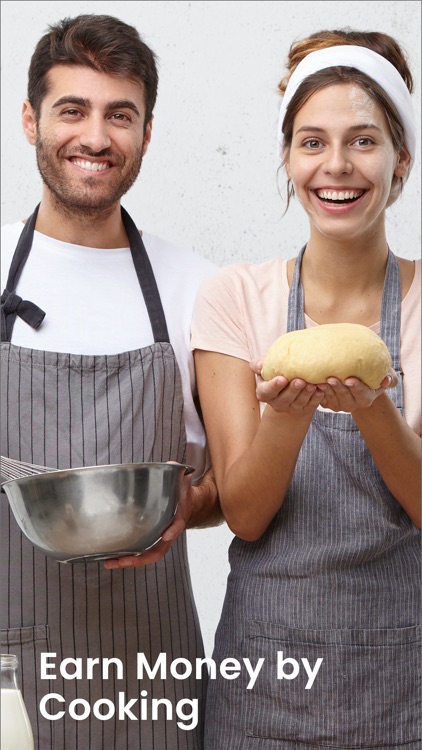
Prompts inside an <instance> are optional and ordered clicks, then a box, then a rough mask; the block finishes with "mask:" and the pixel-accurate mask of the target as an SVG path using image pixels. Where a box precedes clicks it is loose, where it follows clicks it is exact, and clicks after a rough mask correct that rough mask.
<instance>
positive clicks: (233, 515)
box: [195, 350, 323, 541]
mask: <svg viewBox="0 0 422 750" xmlns="http://www.w3.org/2000/svg"><path fill="white" fill-rule="evenodd" d="M195 367H196V373H197V383H198V392H199V398H200V401H201V407H202V413H203V417H204V423H205V428H206V432H207V439H208V444H209V447H210V453H211V461H212V465H213V468H214V472H215V479H216V482H217V487H218V494H219V498H220V504H221V508H222V511H223V514H224V516H225V518H226V521H227V523H228V525H229V526H230V528H231V530H232V531H233V532H234V533H235V534H236V535H237V536H239V537H241V538H242V539H245V540H248V541H253V540H255V539H258V538H259V537H260V536H261V535H262V534H263V532H264V531H265V529H266V528H267V526H268V525H269V523H270V522H271V520H272V519H273V517H274V515H275V514H276V513H277V511H278V510H279V509H280V507H281V505H282V504H283V501H284V497H285V495H286V491H287V488H288V486H289V484H290V480H291V477H292V474H293V471H294V468H295V465H296V460H297V456H298V453H299V450H300V447H301V445H302V442H303V440H304V438H305V435H306V433H307V430H308V427H309V425H310V423H311V420H312V416H313V414H314V411H315V409H316V407H317V405H318V403H319V401H320V400H321V398H322V397H323V394H322V392H321V391H318V389H317V388H316V386H310V385H307V384H306V383H305V382H304V381H301V380H296V381H293V382H292V383H288V382H287V381H286V379H285V378H282V377H280V378H274V380H272V381H269V382H268V383H265V384H261V388H264V389H265V394H264V396H265V400H266V401H267V402H268V403H269V404H271V406H270V405H267V407H266V409H265V412H264V414H263V417H262V419H260V412H259V402H258V400H257V397H256V382H255V374H254V372H253V371H252V370H251V368H250V367H249V364H248V363H247V362H245V361H244V360H241V359H237V358H236V357H230V356H226V355H224V354H217V353H214V352H206V351H201V350H197V351H196V352H195Z"/></svg>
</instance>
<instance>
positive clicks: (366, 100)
mask: <svg viewBox="0 0 422 750" xmlns="http://www.w3.org/2000/svg"><path fill="white" fill-rule="evenodd" d="M348 98H349V101H350V106H351V108H352V109H353V111H354V112H356V113H357V114H358V115H360V116H362V117H365V118H368V116H369V117H370V118H371V120H368V122H373V121H374V117H375V116H376V115H377V114H378V115H379V112H380V108H379V106H378V104H377V102H376V101H374V99H373V98H372V96H369V94H368V92H367V91H365V89H363V88H362V86H359V85H358V84H353V83H352V84H351V85H350V86H348ZM365 124H366V123H365Z"/></svg>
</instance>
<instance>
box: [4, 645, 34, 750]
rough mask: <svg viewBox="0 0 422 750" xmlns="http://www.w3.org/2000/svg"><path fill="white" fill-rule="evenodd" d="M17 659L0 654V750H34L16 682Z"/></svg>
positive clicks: (26, 715) (23, 705) (30, 730)
mask: <svg viewBox="0 0 422 750" xmlns="http://www.w3.org/2000/svg"><path fill="white" fill-rule="evenodd" d="M17 668H18V657H17V656H14V655H13V654H1V746H0V748H1V750H34V738H33V735H32V729H31V725H30V723H29V719H28V714H27V712H26V708H25V704H24V702H23V698H22V693H21V691H20V689H19V686H18V681H17Z"/></svg>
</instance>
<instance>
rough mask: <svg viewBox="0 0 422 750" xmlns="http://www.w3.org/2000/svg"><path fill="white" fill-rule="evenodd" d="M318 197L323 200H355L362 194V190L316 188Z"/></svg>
mask: <svg viewBox="0 0 422 750" xmlns="http://www.w3.org/2000/svg"><path fill="white" fill-rule="evenodd" d="M316 194H317V196H318V198H320V199H321V200H323V201H335V202H336V203H339V202H343V201H355V200H357V199H358V198H360V197H361V195H363V191H362V190H317V191H316Z"/></svg>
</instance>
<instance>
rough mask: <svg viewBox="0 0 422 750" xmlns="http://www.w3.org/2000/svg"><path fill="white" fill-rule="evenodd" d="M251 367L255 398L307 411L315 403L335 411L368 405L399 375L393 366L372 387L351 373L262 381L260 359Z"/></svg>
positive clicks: (277, 408)
mask: <svg viewBox="0 0 422 750" xmlns="http://www.w3.org/2000/svg"><path fill="white" fill-rule="evenodd" d="M250 368H251V370H252V372H254V373H255V375H258V377H259V379H258V383H257V388H256V396H257V399H258V401H262V402H264V403H266V404H269V405H270V406H271V408H272V409H274V411H276V412H279V413H281V412H285V413H289V414H309V413H311V412H312V411H314V410H315V409H316V407H317V406H318V404H320V405H321V406H323V407H324V408H325V409H331V411H335V412H338V411H344V412H353V411H355V409H363V408H366V407H368V406H371V404H372V403H373V402H374V401H375V399H376V398H378V396H380V395H381V394H382V393H385V391H386V390H388V389H389V388H394V387H395V386H396V385H397V383H398V377H397V375H396V373H395V372H394V370H393V369H390V371H389V373H387V375H386V376H385V378H384V380H383V381H382V382H381V384H380V387H379V388H377V389H376V390H372V389H371V388H369V387H368V386H367V385H365V383H363V382H362V381H361V380H359V379H358V378H353V377H350V378H346V380H345V381H344V382H342V381H341V380H339V379H338V378H335V377H330V378H327V382H325V383H318V385H315V384H314V383H307V382H306V380H303V379H302V378H294V379H293V380H291V381H290V382H289V381H288V380H287V378H285V377H284V376H282V375H278V376H277V377H275V378H272V380H268V381H265V380H262V379H261V377H260V374H261V368H262V360H255V361H254V362H251V363H250Z"/></svg>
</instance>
